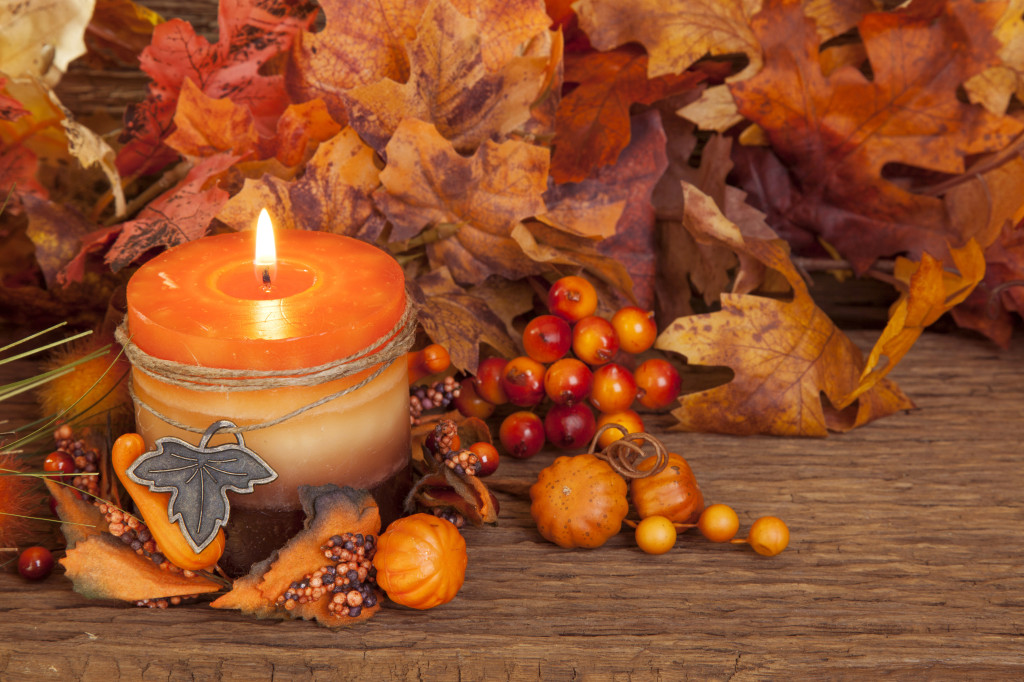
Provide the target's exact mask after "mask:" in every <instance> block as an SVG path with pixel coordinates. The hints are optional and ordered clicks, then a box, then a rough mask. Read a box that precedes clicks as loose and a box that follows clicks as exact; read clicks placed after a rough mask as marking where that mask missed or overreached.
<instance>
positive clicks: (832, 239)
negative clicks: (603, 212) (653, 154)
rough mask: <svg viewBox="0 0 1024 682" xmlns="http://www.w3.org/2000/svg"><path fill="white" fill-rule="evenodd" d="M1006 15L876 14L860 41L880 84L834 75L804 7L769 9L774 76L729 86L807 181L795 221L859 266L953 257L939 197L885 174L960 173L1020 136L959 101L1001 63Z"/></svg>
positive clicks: (965, 7)
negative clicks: (997, 31)
mask: <svg viewBox="0 0 1024 682" xmlns="http://www.w3.org/2000/svg"><path fill="white" fill-rule="evenodd" d="M999 13H1000V8H999V7H998V6H997V5H993V4H980V5H979V4H977V3H974V2H971V1H970V0H949V2H943V3H915V4H913V5H912V6H911V7H909V8H906V9H903V10H900V11H895V12H886V13H876V14H869V15H867V16H866V17H865V18H864V19H863V20H862V21H861V22H860V24H859V33H860V35H861V37H862V38H863V41H864V45H865V47H866V49H867V53H868V57H869V59H870V65H871V70H872V74H873V77H872V78H871V79H868V78H867V77H865V75H864V74H863V73H862V72H860V71H858V70H857V69H855V68H853V67H844V68H840V69H838V70H837V71H835V72H834V73H832V74H831V75H830V76H829V77H827V78H826V77H825V76H824V75H823V74H822V72H821V66H820V62H819V55H818V36H817V33H816V31H815V27H814V25H813V23H812V22H811V21H810V20H809V19H807V18H806V17H805V16H804V14H803V11H802V8H801V5H800V3H799V2H796V1H795V0H771V1H769V2H766V6H765V9H764V10H763V11H762V12H761V13H760V14H758V15H757V17H756V18H755V19H754V22H753V28H754V31H755V33H756V34H757V36H758V38H759V39H760V41H761V43H762V45H763V46H764V54H765V64H764V68H763V70H762V71H761V72H760V73H758V74H757V75H755V76H753V77H752V78H750V79H747V80H744V81H739V82H735V83H732V84H730V86H729V87H730V89H731V91H732V94H733V96H734V97H735V98H736V100H737V102H738V104H739V110H740V113H742V114H743V115H744V116H746V117H747V118H749V119H750V120H751V121H753V122H754V123H756V124H757V125H759V126H760V127H761V128H763V129H764V131H765V132H766V133H767V135H768V138H769V139H770V141H771V144H772V148H773V150H774V152H775V153H776V154H778V156H779V157H780V159H781V160H782V161H783V163H784V164H785V166H786V171H787V172H788V174H789V175H790V176H791V177H793V178H795V181H796V182H797V189H798V192H799V198H798V199H797V200H795V201H793V202H791V210H790V212H789V213H788V215H787V218H788V219H789V220H790V221H792V222H793V223H795V224H796V225H797V226H798V227H799V228H800V229H802V230H806V231H808V232H810V233H812V234H814V235H818V236H820V237H821V238H823V239H824V240H826V241H827V242H828V243H830V244H832V245H833V246H834V247H835V248H836V249H837V250H838V251H839V253H840V254H842V255H843V256H844V257H845V258H847V259H849V260H850V261H851V262H852V263H853V264H854V266H855V268H856V269H858V270H863V269H864V268H866V267H867V266H868V265H870V264H871V262H873V261H874V260H875V259H876V258H878V257H880V256H886V255H891V254H896V253H901V252H909V253H911V254H920V253H921V252H923V251H928V252H929V253H932V254H935V255H936V256H937V257H943V258H944V257H945V254H946V245H947V242H949V243H951V244H953V245H958V244H962V243H964V242H965V241H966V239H965V237H964V236H963V235H960V234H957V232H956V230H955V228H954V226H952V225H951V223H950V220H949V217H948V216H947V214H946V212H945V210H944V208H943V205H942V203H941V202H940V201H939V200H938V199H936V198H933V197H928V196H922V195H917V194H912V193H911V192H909V191H908V190H907V189H905V188H904V187H902V186H900V185H898V184H897V183H894V182H891V181H890V180H888V179H886V178H884V177H883V175H882V170H883V167H884V166H886V165H887V164H890V165H891V164H893V163H903V164H907V165H911V166H918V167H924V168H928V169H931V170H935V171H940V172H944V173H960V172H962V171H963V170H964V157H965V156H966V155H969V154H977V153H981V152H985V151H988V150H994V149H1000V148H1002V147H1004V146H1006V144H1007V143H1008V142H1009V141H1010V140H1011V139H1012V137H1013V136H1014V135H1015V134H1017V133H1018V132H1020V130H1021V124H1020V123H1019V122H1018V121H1016V120H1013V119H1011V118H1007V117H1002V118H1000V117H996V116H993V115H992V114H990V113H988V112H986V111H984V110H983V109H981V108H980V107H976V106H971V105H968V104H965V103H963V102H961V101H960V100H959V99H958V97H957V88H958V87H959V86H960V84H961V83H962V82H963V81H964V80H966V79H967V78H969V77H970V76H971V75H973V74H975V73H978V72H980V71H981V70H983V69H984V68H986V67H987V66H990V65H992V64H995V63H997V61H998V58H997V55H996V51H997V49H998V43H997V42H996V41H995V39H994V38H993V37H992V35H991V30H992V27H993V25H994V23H995V21H996V19H998V15H999ZM968 45H969V46H970V47H969V48H968ZM951 46H959V47H958V48H957V49H951ZM906 55H914V57H913V58H912V59H908V58H907V56H906ZM762 179H763V177H762ZM778 200H779V199H777V198H773V197H769V198H768V201H778ZM764 208H765V207H764V206H762V209H764ZM766 212H769V213H770V211H766ZM787 236H788V235H787Z"/></svg>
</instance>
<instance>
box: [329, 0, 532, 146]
mask: <svg viewBox="0 0 1024 682" xmlns="http://www.w3.org/2000/svg"><path fill="white" fill-rule="evenodd" d="M480 29H481V27H480V25H479V24H478V23H477V22H476V21H474V20H473V19H469V18H467V17H465V16H464V15H463V14H462V13H461V12H459V11H458V10H457V9H456V8H455V6H454V5H453V4H452V3H451V2H449V1H448V0H434V2H431V4H430V5H429V6H428V7H427V8H426V10H425V11H424V13H423V18H422V20H421V22H420V23H419V25H418V27H417V29H416V38H415V39H414V40H413V41H411V42H410V43H409V45H408V53H409V69H410V73H409V76H408V78H407V79H406V80H405V81H404V82H398V81H396V80H393V79H391V78H384V79H381V80H378V81H376V82H373V83H370V84H367V85H361V86H357V87H354V88H352V89H351V90H348V91H346V92H344V93H343V94H342V95H341V97H342V99H343V101H344V102H345V104H346V109H347V112H348V120H349V124H350V125H351V126H352V127H353V128H355V129H356V130H358V131H359V134H360V135H361V136H362V137H363V139H364V140H366V141H367V142H368V143H369V144H370V146H372V147H373V148H374V149H376V150H378V151H382V150H383V149H384V146H385V145H386V144H387V142H388V139H390V137H391V136H392V135H393V134H394V132H395V130H396V129H397V128H398V125H399V124H400V123H401V122H402V121H403V120H405V119H407V118H416V119H419V120H421V121H427V122H428V123H433V124H434V126H435V127H436V128H437V129H438V131H439V132H440V133H441V135H443V136H444V137H445V138H447V139H449V140H451V141H452V144H454V146H455V148H456V149H458V150H460V151H471V150H473V149H475V148H476V147H478V146H479V145H480V143H482V142H483V141H484V140H487V139H495V138H499V137H503V136H504V135H505V134H506V133H508V132H509V131H511V130H513V129H515V128H517V127H518V126H520V125H522V124H523V123H524V122H526V120H527V119H529V118H530V104H531V103H533V102H534V101H535V100H536V99H537V98H538V96H539V94H540V92H541V89H542V88H543V87H544V85H545V84H546V82H547V74H548V59H546V58H544V57H516V58H513V59H511V60H509V61H507V62H505V63H503V64H501V65H500V68H496V69H493V70H492V69H489V68H488V67H487V65H486V64H485V61H484V59H483V50H484V47H485V45H486V43H485V36H482V35H481V30H480Z"/></svg>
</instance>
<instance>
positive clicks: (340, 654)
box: [0, 334, 1024, 680]
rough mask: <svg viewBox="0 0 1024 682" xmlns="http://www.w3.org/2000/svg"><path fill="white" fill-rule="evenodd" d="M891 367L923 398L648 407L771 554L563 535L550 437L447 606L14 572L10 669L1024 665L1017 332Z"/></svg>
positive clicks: (974, 670)
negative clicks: (810, 421) (163, 607)
mask: <svg viewBox="0 0 1024 682" xmlns="http://www.w3.org/2000/svg"><path fill="white" fill-rule="evenodd" d="M856 338H857V340H858V341H859V342H863V343H864V344H867V343H870V341H871V338H872V337H871V336H870V335H867V334H860V335H856ZM895 378H896V379H897V380H898V381H899V383H900V385H901V386H902V387H903V388H904V390H906V391H907V392H908V393H909V394H910V395H911V396H912V398H913V399H914V400H915V401H916V403H917V405H918V409H917V410H915V411H912V412H910V413H906V414H902V415H897V416H894V417H890V418H889V419H886V420H882V421H881V422H877V423H876V424H873V425H870V426H868V427H866V428H863V429H861V430H859V431H855V432H853V433H850V434H846V435H842V436H832V437H830V438H827V439H822V440H797V439H779V438H767V437H764V438H760V437H755V438H734V437H727V436H716V435H700V434H683V433H671V432H666V431H665V428H664V427H665V426H666V425H667V424H668V422H667V421H664V420H662V421H661V422H660V424H659V425H658V426H657V427H656V428H657V430H658V432H659V433H661V434H663V435H664V437H665V440H666V442H667V443H668V444H669V445H670V446H671V448H672V449H675V450H677V451H679V452H681V453H683V454H684V456H686V457H687V459H688V460H689V461H690V463H691V465H692V467H693V469H694V471H695V473H696V475H697V477H698V480H699V481H700V482H701V486H702V489H703V490H704V493H705V497H706V498H707V499H708V500H709V501H718V502H726V503H728V504H730V505H732V506H733V507H734V508H735V509H737V511H738V512H739V514H740V518H741V528H743V529H745V528H747V527H748V526H749V524H750V523H751V522H752V521H753V520H754V518H756V517H757V516H760V515H764V514H774V515H777V516H780V517H782V518H783V519H785V520H786V521H787V523H788V524H789V525H790V529H791V533H792V541H791V545H790V547H789V549H787V550H786V551H785V552H783V553H782V554H781V555H779V556H777V557H774V558H763V557H759V556H757V555H755V554H754V553H753V552H751V551H749V550H745V549H744V548H741V547H734V546H729V545H713V544H710V543H707V542H705V541H703V540H702V539H701V538H700V537H698V536H694V535H692V534H686V535H684V536H682V537H681V539H680V541H679V543H678V544H677V547H676V548H675V549H674V550H673V551H672V552H670V553H669V554H667V555H662V556H648V555H645V554H643V553H641V552H640V551H639V550H637V549H636V548H635V546H634V544H633V541H632V538H631V537H630V535H629V534H628V533H622V534H620V535H619V536H618V537H616V538H614V539H613V540H612V541H611V542H609V543H608V544H607V545H606V546H605V547H603V548H600V549H597V550H576V551H567V550H561V549H559V548H557V547H555V546H553V545H550V544H548V543H546V542H544V541H543V540H542V539H541V538H540V537H539V535H538V534H537V533H536V530H535V529H534V528H533V525H532V522H531V520H530V518H529V505H528V501H527V500H526V498H525V491H526V488H527V486H528V485H529V483H530V482H531V481H532V480H533V478H534V477H535V475H536V473H537V471H539V470H540V468H542V467H543V466H545V465H546V464H547V463H549V462H550V461H551V460H552V458H553V457H555V456H556V454H557V453H554V452H550V451H545V452H543V453H542V454H540V455H538V456H537V457H536V458H534V459H532V460H528V461H509V460H508V459H506V460H505V461H504V462H502V465H501V468H500V469H499V472H498V474H497V475H496V476H495V477H493V478H492V479H491V481H492V483H493V487H494V488H495V490H497V491H498V496H499V498H500V502H501V518H500V523H499V525H498V526H497V527H493V528H481V529H469V530H467V531H466V539H467V543H468V545H469V554H470V558H469V569H468V573H467V580H466V584H465V586H464V587H463V589H462V591H461V592H460V594H459V596H458V597H457V598H456V599H455V600H454V601H453V602H451V603H449V604H447V605H445V606H442V607H439V608H436V609H434V610H432V611H427V612H419V611H410V610H404V609H400V608H397V607H391V608H385V609H384V610H382V611H381V613H380V614H378V615H377V616H376V617H375V618H373V619H372V620H370V621H368V622H366V623H364V624H361V625H358V626H355V627H352V628H349V629H346V630H341V631H329V630H326V629H323V628H320V627H318V626H316V625H313V624H309V623H300V622H276V621H259V620H254V619H250V618H247V617H244V616H241V615H239V614H235V613H231V612H220V611H215V610H212V609H210V608H208V607H207V606H205V605H195V606H188V607H183V608H176V609H170V610H167V611H151V610H145V609H136V608H131V607H126V606H122V605H117V604H109V603H101V602H91V601H88V600H86V599H83V598H82V597H80V596H79V595H77V594H75V593H74V592H72V591H71V588H70V585H69V584H68V582H67V581H66V579H64V578H63V576H61V575H59V574H55V575H53V576H51V577H50V578H48V579H47V580H45V581H44V582H42V583H40V584H29V583H26V582H24V581H22V580H21V579H20V578H19V577H18V576H16V575H11V574H0V679H12V680H36V679H56V678H59V679H68V680H74V679H84V680H93V679H95V680H119V679H125V680H135V679H143V680H149V679H161V680H163V679H174V680H176V679H183V678H184V679H192V678H202V679H209V678H211V677H214V678H224V679H245V680H276V679H288V680H291V679H300V680H304V679H309V680H320V679H325V680H326V679H332V680H333V679H355V678H362V679H396V680H450V679H464V680H484V679H486V680H494V679H510V680H529V679H575V680H587V679H595V680H596V679H600V680H609V679H613V680H614V679H619V680H627V679H630V680H636V679H642V680H647V679H654V680H658V679H664V680H680V679H699V680H725V679H733V680H753V679H765V678H769V677H771V678H776V677H778V678H785V677H793V678H798V679H815V678H824V677H827V678H830V679H863V678H864V677H866V676H870V677H873V678H874V677H878V676H881V675H888V676H893V677H899V678H903V679H908V678H913V679H918V678H927V679H1010V678H1020V677H1021V676H1022V675H1024V657H1022V656H1021V652H1022V651H1024V648H1022V646H1024V609H1022V607H1024V573H1022V570H1021V566H1022V565H1024V549H1022V546H1021V543H1020V541H1019V539H1020V532H1021V529H1022V520H1024V502H1022V501H1021V491H1022V490H1024V467H1022V459H1024V458H1022V455H1021V448H1022V446H1021V438H1020V432H1021V426H1022V423H1024V422H1022V417H1024V345H1022V344H1020V343H1017V344H1016V345H1015V346H1014V348H1013V349H1012V350H1010V351H1000V350H998V349H996V348H994V347H993V346H991V345H990V344H988V343H986V342H983V341H979V340H976V339H973V338H968V337H966V336H963V335H953V336H940V335H926V336H925V337H924V338H922V340H921V341H920V342H919V344H918V345H917V346H916V347H915V348H914V350H913V351H912V352H911V353H910V355H909V356H908V357H907V358H906V359H905V361H904V362H903V364H901V365H900V366H899V367H898V368H897V370H896V372H895ZM4 409H5V410H6V411H8V412H11V411H12V409H13V408H12V407H11V406H4ZM14 411H15V412H17V410H14ZM10 416H14V417H17V414H14V415H10ZM741 532H742V531H741Z"/></svg>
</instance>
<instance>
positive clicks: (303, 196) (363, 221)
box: [217, 128, 383, 240]
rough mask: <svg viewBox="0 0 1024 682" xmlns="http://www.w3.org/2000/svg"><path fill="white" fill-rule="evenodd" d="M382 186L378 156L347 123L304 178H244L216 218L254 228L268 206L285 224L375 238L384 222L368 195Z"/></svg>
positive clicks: (279, 222)
mask: <svg viewBox="0 0 1024 682" xmlns="http://www.w3.org/2000/svg"><path fill="white" fill-rule="evenodd" d="M379 186H380V171H379V169H378V168H377V164H376V155H375V154H374V153H373V150H372V149H370V148H369V147H367V146H366V145H365V144H363V142H362V140H360V139H359V136H358V135H357V134H356V132H355V131H354V130H353V129H352V128H345V129H344V130H342V131H341V132H340V133H338V134H337V135H335V136H334V137H333V138H331V139H330V140H327V141H326V142H323V143H322V144H321V145H320V146H319V148H318V149H317V151H316V154H314V155H313V158H312V159H310V161H309V163H308V164H306V170H305V173H304V174H303V175H302V177H301V178H299V179H298V180H295V181H291V182H289V181H286V180H282V179H280V178H276V177H273V176H270V175H264V176H263V177H262V178H261V179H259V180H246V181H245V186H244V187H243V188H242V191H241V192H239V193H238V194H236V195H235V196H234V197H232V198H231V200H230V201H229V202H228V203H227V205H226V206H225V207H224V209H223V210H222V211H221V212H220V213H219V214H218V216H217V217H218V218H220V219H221V220H222V221H224V222H225V223H227V224H228V225H230V226H231V227H233V228H235V229H236V230H246V229H252V227H253V226H254V225H255V224H256V217H257V216H258V215H259V212H260V210H261V209H263V208H266V209H267V210H268V211H269V212H270V215H271V216H272V217H273V219H274V221H275V225H277V226H278V227H279V228H281V229H300V230H310V229H317V230H322V231H325V232H334V233H336V234H344V235H349V236H354V237H360V238H362V239H367V240H373V239H376V237H377V236H378V235H379V233H380V230H381V228H382V227H383V219H382V218H381V217H380V215H379V214H378V213H377V211H376V208H375V207H374V204H373V201H372V199H371V196H370V195H371V193H372V192H373V191H374V190H375V189H376V188H377V187H379Z"/></svg>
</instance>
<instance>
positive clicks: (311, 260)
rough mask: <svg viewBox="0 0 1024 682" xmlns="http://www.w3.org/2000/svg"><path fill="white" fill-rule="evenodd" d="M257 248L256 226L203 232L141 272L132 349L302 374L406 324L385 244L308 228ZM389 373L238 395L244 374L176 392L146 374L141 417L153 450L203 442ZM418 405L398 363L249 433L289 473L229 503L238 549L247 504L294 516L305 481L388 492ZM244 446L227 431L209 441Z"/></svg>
mask: <svg viewBox="0 0 1024 682" xmlns="http://www.w3.org/2000/svg"><path fill="white" fill-rule="evenodd" d="M268 224H269V221H268ZM254 241H255V240H254V232H252V231H249V232H241V233H232V234H224V235H217V236H212V237H205V238H202V239H199V240H196V241H193V242H189V243H186V244H184V245H181V246H178V247H175V248H173V249H170V250H168V251H166V252H164V253H163V254H161V255H159V256H157V257H156V258H154V259H153V260H151V261H149V262H148V263H146V264H145V265H143V266H142V267H141V268H140V269H139V270H138V272H136V273H135V275H133V276H132V278H131V280H130V281H129V283H128V291H127V299H128V301H127V302H128V313H127V333H128V335H129V336H130V338H131V341H132V342H134V344H135V345H136V346H137V347H138V348H139V349H140V350H141V351H143V352H144V353H146V354H148V355H149V356H152V357H154V358H159V359H163V360H170V361H174V362H177V363H183V364H184V365H189V366H191V367H195V368H198V369H199V370H200V371H202V369H203V368H212V369H211V370H210V371H211V372H213V373H214V374H216V373H217V371H218V370H220V371H226V372H225V374H229V373H230V372H231V371H232V370H236V371H237V370H243V371H245V370H257V371H278V372H280V373H281V374H286V375H287V374H289V373H290V372H291V371H295V372H296V374H300V375H301V374H302V370H304V369H309V368H313V367H318V366H322V365H325V364H328V363H331V362H334V361H337V360H338V359H342V358H347V357H349V356H352V355H353V354H357V353H359V352H360V351H363V350H365V351H368V352H372V351H374V350H376V349H375V348H374V347H373V346H374V345H376V344H379V341H380V340H381V339H382V338H385V337H387V336H388V335H389V333H391V332H392V331H393V330H395V329H396V325H399V324H400V321H401V320H402V319H403V315H404V313H405V307H406V296H405V279H404V275H403V272H402V269H401V267H400V266H399V265H398V263H397V262H396V261H395V260H394V259H393V258H392V257H391V256H389V255H388V254H387V253H385V252H383V251H381V250H380V249H378V248H376V247H374V246H372V245H370V244H367V243H365V242H362V241H359V240H356V239H351V238H348V237H342V236H339V235H334V234H329V233H324V232H311V231H302V230H287V231H283V232H281V233H280V234H278V235H277V240H276V255H273V254H271V255H268V254H266V253H262V252H261V253H259V254H256V253H255V248H254ZM271 248H273V247H271ZM254 270H255V272H256V276H255V277H254V276H253V273H254ZM379 370H380V365H377V366H375V367H369V368H367V369H365V370H363V371H360V372H358V373H357V374H354V375H352V376H346V377H343V378H338V379H332V380H328V381H326V382H324V383H319V384H316V385H310V386H278V387H272V388H256V389H252V390H238V388H237V386H231V383H232V381H233V379H224V380H223V381H222V382H220V383H223V385H224V389H223V390H212V391H211V390H197V389H195V388H192V387H190V386H181V385H173V384H172V383H170V382H168V381H165V380H163V378H161V377H159V376H158V377H154V376H151V375H150V374H148V373H146V372H144V371H141V370H140V368H139V367H138V366H135V367H133V371H132V381H133V388H134V392H135V395H136V423H137V427H138V430H139V432H140V433H141V434H142V436H143V438H145V440H146V442H147V444H148V445H149V446H150V447H151V448H152V447H153V444H154V442H155V441H156V439H157V438H161V437H164V436H174V437H177V438H180V439H182V440H184V441H186V442H190V443H195V442H198V440H199V435H197V434H201V433H202V432H203V431H204V430H205V429H206V428H207V427H208V426H209V425H210V424H211V423H213V422H216V421H218V420H221V419H229V420H231V421H233V422H235V423H236V424H238V425H239V426H245V425H259V424H265V423H266V422H270V421H273V420H275V419H279V418H281V417H282V415H288V414H290V413H292V412H294V411H296V410H302V409H303V408H305V407H308V406H309V405H311V404H313V403H315V402H317V401H318V400H321V399H322V398H324V397H326V396H331V395H334V394H336V393H338V392H340V391H343V390H344V389H346V388H347V387H351V386H354V385H356V384H357V383H358V382H360V381H363V380H365V379H366V378H367V377H368V376H370V375H371V374H372V373H373V372H375V371H379ZM212 383H215V384H217V385H220V383H218V382H216V381H212ZM408 401H409V394H408V378H407V369H406V363H405V362H404V361H401V359H400V361H397V362H393V363H392V364H391V365H390V366H389V367H387V369H385V370H384V371H383V372H381V373H380V374H379V376H377V377H376V378H373V379H372V380H371V381H369V383H367V384H366V385H364V386H361V387H359V388H358V389H357V390H354V391H352V392H350V393H348V394H346V395H343V396H341V397H338V398H335V399H332V400H330V401H328V402H326V403H324V404H322V405H320V406H318V407H315V408H313V409H309V410H307V411H302V412H300V413H299V414H297V415H295V416H292V417H289V418H287V419H285V420H284V421H283V422H281V423H278V424H275V425H273V426H267V427H261V428H256V429H254V430H251V431H247V432H245V433H244V434H243V435H244V438H245V444H246V446H247V447H249V448H251V449H252V450H254V451H255V452H257V453H258V454H259V455H260V456H261V457H262V458H263V459H264V460H265V461H266V462H267V463H268V464H269V465H270V466H271V467H272V468H273V469H274V470H275V471H276V472H277V473H278V478H277V480H276V481H274V482H273V483H270V484H267V485H261V486H257V487H256V489H255V491H254V492H253V493H252V494H249V495H233V496H232V499H231V505H232V512H231V520H230V521H229V524H228V533H229V542H230V537H231V535H232V531H233V530H237V528H236V527H235V526H236V518H237V515H236V508H242V509H243V510H244V509H245V508H250V509H260V510H268V509H270V510H283V511H294V510H297V509H298V508H299V501H298V493H297V488H298V486H300V485H303V484H308V485H321V484H325V483H335V484H338V485H350V486H353V487H356V488H366V489H374V488H380V487H381V486H386V484H387V483H388V481H389V480H391V479H393V477H395V475H396V474H398V473H400V472H402V471H403V470H405V469H406V467H407V466H408V464H409V403H408ZM157 415H159V416H157ZM173 422H177V423H179V424H181V425H183V426H186V427H188V428H187V429H182V428H178V427H176V426H173V425H172V423H173ZM234 438H235V437H234V435H228V434H218V436H216V437H215V439H214V440H212V441H211V443H210V444H211V445H218V444H220V443H224V442H231V441H233V440H234ZM400 502H401V500H398V501H397V502H396V503H400ZM242 516H243V517H244V514H243V515H242ZM285 539H286V538H279V539H278V540H279V541H278V542H277V544H276V546H279V545H280V544H283V542H284V540H285ZM256 558H262V557H260V556H257V557H256Z"/></svg>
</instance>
